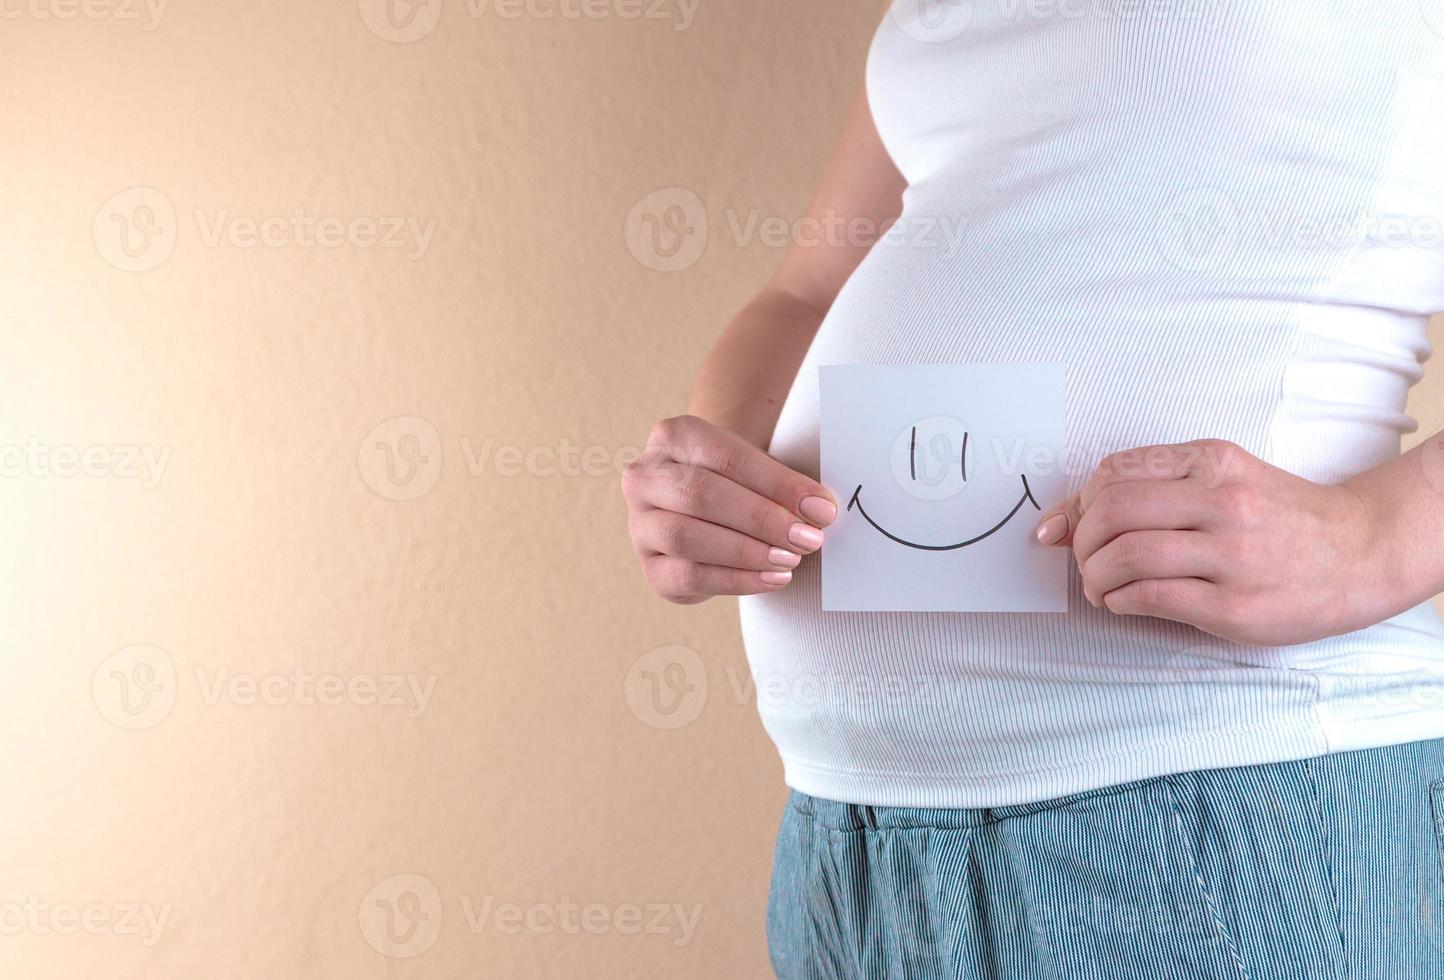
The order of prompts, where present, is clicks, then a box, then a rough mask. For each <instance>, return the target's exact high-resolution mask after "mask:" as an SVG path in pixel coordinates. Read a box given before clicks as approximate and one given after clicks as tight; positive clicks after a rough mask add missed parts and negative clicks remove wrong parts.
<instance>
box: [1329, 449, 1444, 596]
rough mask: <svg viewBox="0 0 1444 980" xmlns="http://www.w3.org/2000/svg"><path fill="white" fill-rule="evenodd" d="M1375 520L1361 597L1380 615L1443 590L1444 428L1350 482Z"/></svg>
mask: <svg viewBox="0 0 1444 980" xmlns="http://www.w3.org/2000/svg"><path fill="white" fill-rule="evenodd" d="M1346 486H1348V487H1349V488H1350V489H1352V490H1354V491H1355V492H1356V493H1357V494H1358V495H1359V497H1360V499H1362V500H1363V502H1364V505H1365V508H1366V509H1367V511H1368V513H1369V517H1370V523H1371V524H1372V526H1373V529H1374V531H1373V534H1372V535H1371V539H1372V542H1373V543H1372V545H1371V547H1370V549H1369V551H1370V565H1371V566H1372V567H1371V570H1370V574H1369V576H1368V579H1369V581H1370V582H1371V583H1373V587H1372V588H1368V587H1367V586H1366V588H1365V590H1364V595H1362V596H1361V597H1360V598H1361V600H1362V601H1363V602H1366V603H1368V604H1369V606H1370V609H1371V611H1373V612H1374V614H1375V615H1376V616H1378V617H1379V618H1384V617H1387V616H1393V615H1396V614H1398V613H1399V612H1402V611H1403V610H1405V609H1408V608H1410V607H1411V606H1415V605H1418V604H1419V603H1421V602H1423V601H1425V600H1426V599H1428V598H1429V597H1431V596H1433V595H1436V594H1438V593H1440V592H1444V432H1438V433H1435V435H1434V436H1433V437H1432V438H1430V439H1427V440H1425V441H1424V442H1423V443H1421V444H1419V445H1418V446H1415V447H1414V448H1413V449H1412V450H1410V451H1409V452H1407V453H1405V454H1404V455H1402V456H1400V457H1399V458H1397V459H1392V460H1390V461H1389V462H1387V463H1382V464H1380V465H1379V466H1376V467H1374V468H1373V469H1370V470H1366V471H1364V472H1363V473H1360V474H1359V475H1358V476H1356V477H1354V478H1353V479H1351V480H1349V481H1348V482H1347V484H1346Z"/></svg>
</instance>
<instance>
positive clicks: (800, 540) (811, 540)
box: [787, 521, 822, 551]
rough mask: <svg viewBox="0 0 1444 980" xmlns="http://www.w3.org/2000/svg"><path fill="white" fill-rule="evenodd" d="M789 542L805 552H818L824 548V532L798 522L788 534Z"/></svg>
mask: <svg viewBox="0 0 1444 980" xmlns="http://www.w3.org/2000/svg"><path fill="white" fill-rule="evenodd" d="M787 540H788V541H791V542H792V543H793V544H795V545H797V547H799V548H801V549H802V550H803V551H816V550H817V549H818V548H821V547H822V532H821V531H819V530H818V529H817V528H815V527H813V526H812V525H811V524H804V523H802V522H801V521H798V522H797V523H796V524H794V525H792V528H791V530H789V531H788V532H787Z"/></svg>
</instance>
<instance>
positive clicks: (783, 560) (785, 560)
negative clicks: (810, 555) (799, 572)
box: [767, 548, 802, 568]
mask: <svg viewBox="0 0 1444 980" xmlns="http://www.w3.org/2000/svg"><path fill="white" fill-rule="evenodd" d="M767 560H768V561H770V562H772V564H774V565H776V566H777V567H778V568H796V567H797V566H798V565H800V564H801V563H802V556H801V555H794V554H793V553H792V552H790V551H788V550H787V549H786V548H773V549H772V550H771V551H769V552H768V553H767Z"/></svg>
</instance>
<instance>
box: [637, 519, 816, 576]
mask: <svg viewBox="0 0 1444 980" xmlns="http://www.w3.org/2000/svg"><path fill="white" fill-rule="evenodd" d="M632 539H633V540H634V541H635V542H636V544H637V547H638V548H639V549H640V550H641V551H642V553H643V554H644V555H646V556H650V555H658V554H660V555H671V556H672V557H673V558H685V559H687V560H688V561H694V562H698V563H700V564H703V565H722V566H724V567H727V568H742V569H750V570H751V571H756V572H768V571H776V570H777V569H791V568H796V567H797V566H798V564H799V563H801V561H802V556H801V555H799V554H797V553H796V552H795V551H790V550H788V549H786V548H777V547H773V546H771V545H767V544H764V543H763V542H761V541H758V540H757V539H756V538H750V537H748V536H747V535H745V534H742V533H741V532H738V531H734V530H732V529H731V528H726V527H722V526H720V525H717V524H712V523H710V522H708V521H702V520H698V519H697V518H695V517H688V516H687V515H685V514H674V513H672V512H671V511H665V510H656V509H651V510H647V511H645V512H643V513H642V514H639V515H637V517H636V518H634V520H633V529H632Z"/></svg>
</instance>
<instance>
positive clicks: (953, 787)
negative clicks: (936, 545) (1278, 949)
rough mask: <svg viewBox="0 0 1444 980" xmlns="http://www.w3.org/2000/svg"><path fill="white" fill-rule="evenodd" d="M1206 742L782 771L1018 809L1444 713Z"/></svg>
mask: <svg viewBox="0 0 1444 980" xmlns="http://www.w3.org/2000/svg"><path fill="white" fill-rule="evenodd" d="M1342 729H1346V730H1342ZM1207 735H1208V737H1207V738H1199V739H1189V740H1179V741H1178V742H1174V743H1159V744H1150V745H1145V746H1142V747H1140V748H1139V749H1137V750H1135V751H1131V752H1126V753H1120V754H1117V755H1112V756H1107V757H1102V758H1098V757H1094V758H1089V759H1084V760H1080V761H1079V762H1077V763H1073V764H1061V765H1053V766H1049V767H1047V768H1046V769H1037V770H1019V771H1015V772H1009V773H1006V774H1002V773H998V774H984V775H972V774H967V773H941V772H940V773H926V774H925V773H907V774H896V773H880V772H867V771H862V770H842V769H833V768H828V767H823V766H817V765H811V764H808V763H805V762H801V761H799V760H796V759H789V758H788V757H787V756H786V755H783V757H782V765H783V771H784V775H785V778H786V781H787V785H788V786H789V787H791V788H792V789H795V790H797V791H798V792H801V793H806V794H807V795H808V796H815V797H817V798H819V799H824V800H834V801H837V802H840V803H853V804H858V805H866V806H902V807H938V808H945V809H960V808H978V807H1001V806H1017V805H1020V804H1025V803H1041V802H1044V801H1047V800H1051V799H1056V798H1057V797H1060V796H1069V795H1071V794H1073V793H1082V792H1086V791H1088V790H1094V789H1104V788H1107V787H1110V786H1117V785H1121V784H1123V783H1131V782H1135V781H1138V780H1144V779H1153V778H1156V777H1159V776H1169V775H1174V774H1177V773H1181V772H1191V771H1195V770H1200V769H1224V768H1232V767H1235V766H1252V765H1267V764H1269V763H1275V762H1293V761H1297V760H1299V759H1308V758H1314V757H1316V756H1321V755H1326V754H1329V753H1330V752H1339V751H1352V750H1358V749H1367V748H1379V747H1381V746H1385V745H1398V744H1403V743H1406V742H1416V741H1424V740H1426V739H1432V738H1441V737H1444V713H1439V712H1427V713H1426V712H1420V713H1414V714H1412V717H1408V718H1402V717H1386V718H1375V719H1363V720H1351V721H1348V722H1344V721H1343V720H1342V719H1330V720H1329V721H1327V722H1325V723H1324V724H1317V723H1314V724H1302V723H1300V724H1286V723H1285V724H1270V725H1262V726H1256V727H1248V728H1239V729H1231V730H1219V731H1215V732H1210V733H1207Z"/></svg>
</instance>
